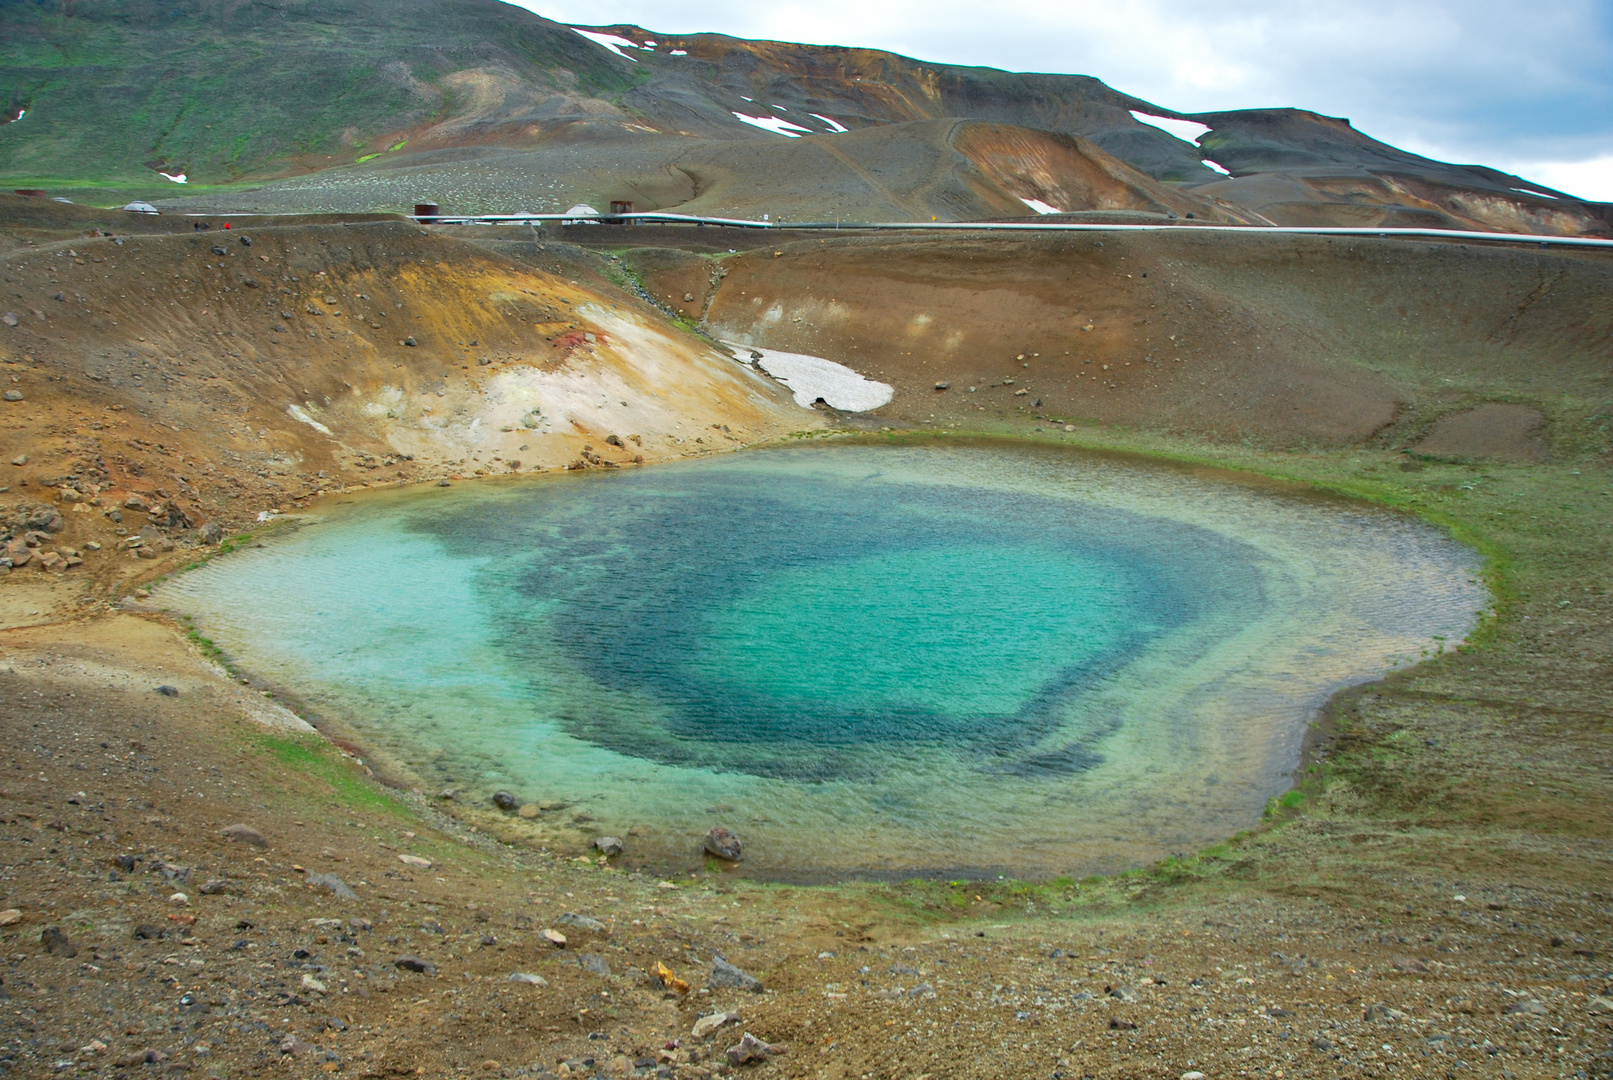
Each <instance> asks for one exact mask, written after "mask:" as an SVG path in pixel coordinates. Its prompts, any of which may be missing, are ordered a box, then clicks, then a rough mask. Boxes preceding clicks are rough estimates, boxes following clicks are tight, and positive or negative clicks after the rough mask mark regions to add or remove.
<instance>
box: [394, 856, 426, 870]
mask: <svg viewBox="0 0 1613 1080" xmlns="http://www.w3.org/2000/svg"><path fill="white" fill-rule="evenodd" d="M398 861H399V862H400V863H402V864H403V865H404V866H412V867H414V868H415V869H416V870H430V869H431V860H430V859H422V858H421V857H420V856H418V855H399V856H398Z"/></svg>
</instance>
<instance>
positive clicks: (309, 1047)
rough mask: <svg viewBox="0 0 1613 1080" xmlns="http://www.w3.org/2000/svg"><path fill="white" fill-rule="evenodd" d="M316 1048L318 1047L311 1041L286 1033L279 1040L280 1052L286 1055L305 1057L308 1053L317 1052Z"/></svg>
mask: <svg viewBox="0 0 1613 1080" xmlns="http://www.w3.org/2000/svg"><path fill="white" fill-rule="evenodd" d="M318 1050H319V1047H317V1046H315V1045H314V1044H313V1043H311V1042H308V1041H307V1040H306V1039H299V1038H297V1036H295V1035H287V1036H286V1037H285V1038H283V1039H281V1040H280V1053H282V1054H284V1055H286V1056H287V1057H307V1056H308V1055H309V1054H313V1053H317V1052H318Z"/></svg>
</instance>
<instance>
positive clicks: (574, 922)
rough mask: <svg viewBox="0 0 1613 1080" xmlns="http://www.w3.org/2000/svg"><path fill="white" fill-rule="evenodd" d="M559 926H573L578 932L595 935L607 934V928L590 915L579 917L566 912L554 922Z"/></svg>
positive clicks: (572, 912) (573, 913) (573, 912)
mask: <svg viewBox="0 0 1613 1080" xmlns="http://www.w3.org/2000/svg"><path fill="white" fill-rule="evenodd" d="M555 922H556V923H558V924H560V925H561V926H575V927H576V928H577V929H579V930H588V931H591V932H593V933H595V934H604V933H607V932H609V928H608V927H607V926H606V925H605V924H604V923H602V922H600V921H599V920H598V919H596V918H594V917H593V916H591V915H579V914H578V913H577V912H575V911H568V912H566V913H565V914H564V915H562V916H560V918H558V919H556V920H555Z"/></svg>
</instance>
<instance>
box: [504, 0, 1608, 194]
mask: <svg viewBox="0 0 1613 1080" xmlns="http://www.w3.org/2000/svg"><path fill="white" fill-rule="evenodd" d="M519 2H520V6H522V7H527V8H531V9H532V10H533V11H536V12H538V13H539V14H541V15H545V16H547V17H548V18H551V19H555V20H557V21H560V22H566V23H571V24H574V25H601V24H610V23H636V24H638V25H640V26H643V27H645V28H647V29H650V30H654V31H657V32H659V33H663V34H671V33H694V32H697V31H715V32H718V33H725V34H732V35H734V36H736V37H746V38H771V39H775V40H780V41H801V42H810V43H813V44H824V45H859V46H867V47H871V48H880V49H889V50H891V51H893V52H899V53H903V54H905V55H907V56H913V57H917V58H919V59H921V60H929V61H933V62H941V63H953V64H980V65H985V66H989V67H1000V68H1007V69H1010V70H1015V71H1048V72H1068V73H1072V74H1081V75H1093V76H1096V77H1097V78H1100V79H1102V80H1103V81H1104V82H1106V83H1108V84H1109V85H1111V86H1113V87H1115V88H1116V89H1118V90H1123V91H1125V92H1127V93H1130V94H1135V95H1137V96H1138V97H1142V98H1146V99H1147V100H1149V101H1152V102H1154V103H1155V104H1158V105H1163V106H1166V107H1168V108H1172V109H1176V110H1178V111H1181V112H1201V111H1208V110H1212V109H1241V108H1256V107H1264V106H1296V107H1299V108H1305V109H1312V110H1315V111H1316V112H1321V113H1327V114H1329V115H1332V116H1344V117H1348V118H1349V119H1350V120H1351V121H1352V122H1353V123H1354V124H1355V126H1356V127H1357V128H1359V129H1360V130H1362V131H1364V132H1366V133H1367V134H1368V135H1371V136H1373V137H1374V138H1378V139H1382V140H1384V141H1385V142H1390V143H1393V144H1395V145H1396V146H1400V147H1402V148H1404V149H1407V150H1412V151H1414V152H1417V153H1421V154H1426V155H1428V156H1430V157H1437V158H1441V159H1443V160H1447V161H1458V162H1463V163H1470V162H1473V163H1478V164H1483V165H1492V166H1495V167H1497V168H1502V169H1506V170H1508V171H1512V172H1517V173H1519V174H1521V175H1523V176H1526V177H1528V178H1529V179H1531V180H1534V181H1536V182H1538V183H1544V184H1547V185H1550V186H1552V187H1555V188H1559V189H1562V190H1565V191H1568V192H1570V193H1571V194H1574V195H1579V196H1581V197H1583V198H1593V199H1602V200H1607V201H1613V0H1535V2H1531V3H1523V2H1520V0H1422V2H1420V3H1407V2H1399V3H1397V2H1394V0H1346V2H1340V0H1331V2H1328V3H1321V2H1315V0H1286V2H1276V0H1209V2H1207V0H1053V2H1052V3H1047V4H1040V5H1036V4H1029V3H1023V2H1020V3H1007V2H1001V0H882V2H871V0H811V2H804V0H770V2H766V3H756V2H755V0H745V2H740V0H700V2H694V0H554V2H545V0H519Z"/></svg>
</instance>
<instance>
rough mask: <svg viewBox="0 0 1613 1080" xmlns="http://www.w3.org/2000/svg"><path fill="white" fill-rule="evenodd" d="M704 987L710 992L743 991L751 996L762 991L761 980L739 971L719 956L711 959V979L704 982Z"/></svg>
mask: <svg viewBox="0 0 1613 1080" xmlns="http://www.w3.org/2000/svg"><path fill="white" fill-rule="evenodd" d="M706 986H707V987H709V988H710V989H712V990H745V991H747V992H749V993H752V994H760V993H761V992H762V989H763V987H762V980H760V979H758V978H757V977H756V976H754V975H749V974H747V973H745V972H743V971H741V970H739V969H738V968H737V967H735V966H734V965H733V964H730V963H729V962H728V961H727V960H724V959H723V958H722V955H721V954H718V955H717V956H714V957H712V958H711V977H710V978H709V979H707V980H706Z"/></svg>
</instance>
